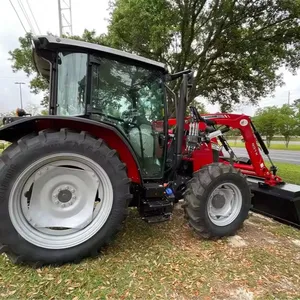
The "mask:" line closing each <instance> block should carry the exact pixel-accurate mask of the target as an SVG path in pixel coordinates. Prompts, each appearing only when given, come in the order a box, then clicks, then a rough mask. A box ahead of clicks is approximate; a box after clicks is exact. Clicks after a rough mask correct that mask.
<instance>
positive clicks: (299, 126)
mask: <svg viewBox="0 0 300 300" xmlns="http://www.w3.org/2000/svg"><path fill="white" fill-rule="evenodd" d="M293 108H294V110H295V119H296V129H295V135H298V136H300V99H296V100H294V102H293Z"/></svg>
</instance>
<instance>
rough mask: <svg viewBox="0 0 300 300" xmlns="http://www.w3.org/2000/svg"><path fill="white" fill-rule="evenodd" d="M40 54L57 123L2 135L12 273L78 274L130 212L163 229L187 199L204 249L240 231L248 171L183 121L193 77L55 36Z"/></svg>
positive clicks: (36, 45) (15, 125) (0, 205)
mask: <svg viewBox="0 0 300 300" xmlns="http://www.w3.org/2000/svg"><path fill="white" fill-rule="evenodd" d="M32 42H33V43H32V44H33V51H32V52H33V61H34V63H35V66H36V69H37V71H38V72H39V73H40V74H41V75H42V76H43V77H44V78H46V79H47V80H48V81H49V87H50V98H49V115H47V116H26V117H21V118H19V119H17V120H14V121H13V122H9V123H8V124H6V125H5V126H3V127H2V128H0V140H5V141H8V142H10V143H11V144H10V146H9V147H8V148H7V149H5V150H4V151H3V153H2V155H1V156H0V249H1V252H4V253H6V254H7V256H8V257H9V258H10V259H11V260H12V262H14V263H22V264H28V265H31V266H43V265H62V264H64V263H74V262H77V263H78V262H80V261H81V260H82V259H84V258H87V257H91V256H94V255H98V253H99V251H100V250H101V249H102V247H103V246H104V245H107V244H109V242H110V241H111V240H112V239H113V238H114V236H115V235H116V233H117V232H118V231H119V230H120V229H121V228H122V223H123V222H124V220H125V218H126V216H127V212H128V209H129V208H130V207H136V208H137V210H138V212H139V215H140V217H141V218H142V219H143V220H144V221H146V222H149V223H154V222H163V221H167V220H170V218H171V216H172V211H173V208H174V204H175V203H176V202H178V201H179V200H180V199H183V201H184V202H183V208H184V214H185V217H186V220H187V223H188V224H189V225H190V227H191V229H192V230H194V231H195V232H196V233H197V234H199V236H201V237H203V238H206V239H218V238H222V237H226V236H230V235H234V234H235V233H236V232H237V231H238V230H239V229H240V228H241V226H242V225H243V223H244V221H245V219H246V218H247V217H248V214H249V210H250V208H251V197H252V193H251V189H250V185H249V182H248V180H247V176H246V174H244V173H243V172H242V171H241V169H240V168H238V167H235V166H234V164H233V163H230V162H229V163H228V161H227V160H225V159H223V160H221V159H220V157H217V158H214V155H215V153H216V149H214V148H213V144H214V143H213V140H214V139H215V138H216V136H217V135H216V134H215V132H217V133H218V135H219V136H220V135H222V132H221V134H220V131H218V130H208V129H209V127H210V126H211V125H212V124H214V123H212V121H211V120H209V118H208V119H205V118H201V120H200V119H198V117H199V115H198V113H197V111H195V109H194V108H191V116H190V117H187V116H186V110H187V103H188V95H189V90H190V88H191V87H192V85H193V71H190V70H183V71H181V72H178V73H176V74H171V73H170V72H168V69H167V67H166V66H165V65H164V64H162V63H160V62H156V61H153V60H150V59H146V58H144V57H140V56H137V55H133V54H129V53H126V52H123V51H119V50H116V49H113V48H109V47H104V46H101V45H96V44H92V43H87V42H82V41H77V40H71V39H64V38H60V37H55V36H37V37H34V38H33V40H32ZM174 80H180V92H179V95H177V94H176V93H174V92H173V91H172V89H171V88H170V82H172V81H174ZM170 99H171V101H173V103H175V108H176V118H175V119H172V120H171V121H170V120H168V115H169V108H168V103H169V101H170ZM171 123H172V124H171ZM200 123H201V124H205V126H204V127H205V128H203V130H201V126H200V125H201V124H200ZM171 127H172V129H170V128H171ZM217 152H218V151H217Z"/></svg>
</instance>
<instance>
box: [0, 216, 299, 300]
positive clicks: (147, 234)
mask: <svg viewBox="0 0 300 300" xmlns="http://www.w3.org/2000/svg"><path fill="white" fill-rule="evenodd" d="M294 240H296V241H294ZM233 242H234V240H233V239H223V240H219V241H204V240H200V239H199V238H198V237H196V236H195V235H194V234H193V233H192V231H191V230H190V228H189V227H188V226H187V225H186V222H185V220H184V218H183V214H182V211H181V210H176V211H175V214H174V217H173V219H172V220H171V221H170V222H167V223H161V224H156V225H148V224H146V223H145V222H144V221H142V220H140V219H139V218H138V215H137V213H136V212H135V211H134V210H133V211H131V213H130V215H129V217H128V219H127V221H126V223H125V226H124V229H123V231H122V232H121V233H120V234H119V235H118V237H117V239H116V240H115V242H114V244H113V245H112V246H110V247H108V248H107V249H105V250H104V252H103V253H102V256H100V257H98V258H94V259H88V260H85V261H84V262H82V263H80V264H78V265H65V266H63V267H60V268H50V267H46V268H42V269H36V270H35V269H31V268H27V267H17V266H14V265H12V264H11V263H10V262H9V261H8V260H7V258H6V257H5V256H0V297H1V299H274V297H277V298H278V299H299V298H297V296H299V295H300V284H299V283H300V268H299V266H300V263H299V261H300V260H299V259H300V255H299V250H300V248H299V245H298V246H297V243H299V242H300V231H297V230H295V229H292V228H288V227H287V226H283V225H279V224H278V223H275V222H271V221H267V220H265V219H262V218H259V217H258V216H255V215H252V216H251V217H250V218H249V220H247V221H246V223H245V225H244V227H243V229H241V230H240V232H239V239H235V243H233ZM237 242H238V243H240V244H237ZM247 295H248V297H247V298H245V297H246V296H247Z"/></svg>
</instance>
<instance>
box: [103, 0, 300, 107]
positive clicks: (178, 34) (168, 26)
mask: <svg viewBox="0 0 300 300" xmlns="http://www.w3.org/2000/svg"><path fill="white" fill-rule="evenodd" d="M299 17H300V1H299V0H290V1H288V0H287V1H282V0H277V1H266V0H257V1H250V0H222V1H220V0H210V1H208V0H185V1H183V0H115V1H114V2H113V3H112V12H111V19H110V22H109V28H108V37H109V40H110V43H111V45H112V46H114V47H117V48H120V49H122V50H126V51H130V52H133V53H136V54H140V55H143V56H146V57H148V58H151V59H155V60H159V61H161V62H164V63H166V64H167V65H168V67H169V69H170V70H171V71H172V72H176V71H180V70H182V69H194V70H196V74H195V85H194V88H193V90H192V93H191V94H190V95H191V98H190V101H192V99H194V98H195V97H196V96H203V97H205V98H207V99H208V100H209V101H210V102H211V103H213V104H214V103H219V104H220V106H221V108H222V111H228V110H229V109H230V106H231V105H232V104H236V103H239V102H240V100H241V99H246V101H247V102H248V103H253V104H254V103H257V102H258V101H259V100H260V99H262V98H263V97H265V96H266V95H268V94H270V93H271V92H273V91H274V88H275V86H276V85H278V84H282V78H281V76H279V75H277V74H276V71H277V70H278V69H279V67H280V66H283V65H284V66H285V67H287V68H288V69H290V70H295V69H296V68H297V67H299V64H300V60H299V57H300V51H299V48H300V43H299V41H300V30H299V28H300V27H299ZM174 88H175V91H178V89H179V85H178V84H177V85H175V84H174Z"/></svg>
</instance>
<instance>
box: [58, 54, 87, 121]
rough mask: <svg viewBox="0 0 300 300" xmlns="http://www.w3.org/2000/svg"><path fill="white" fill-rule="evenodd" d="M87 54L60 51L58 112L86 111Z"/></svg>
mask: <svg viewBox="0 0 300 300" xmlns="http://www.w3.org/2000/svg"><path fill="white" fill-rule="evenodd" d="M86 72H87V54H84V53H59V64H58V90H57V104H58V107H57V114H58V115H71V116H72V115H80V114H84V113H85V94H86Z"/></svg>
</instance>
